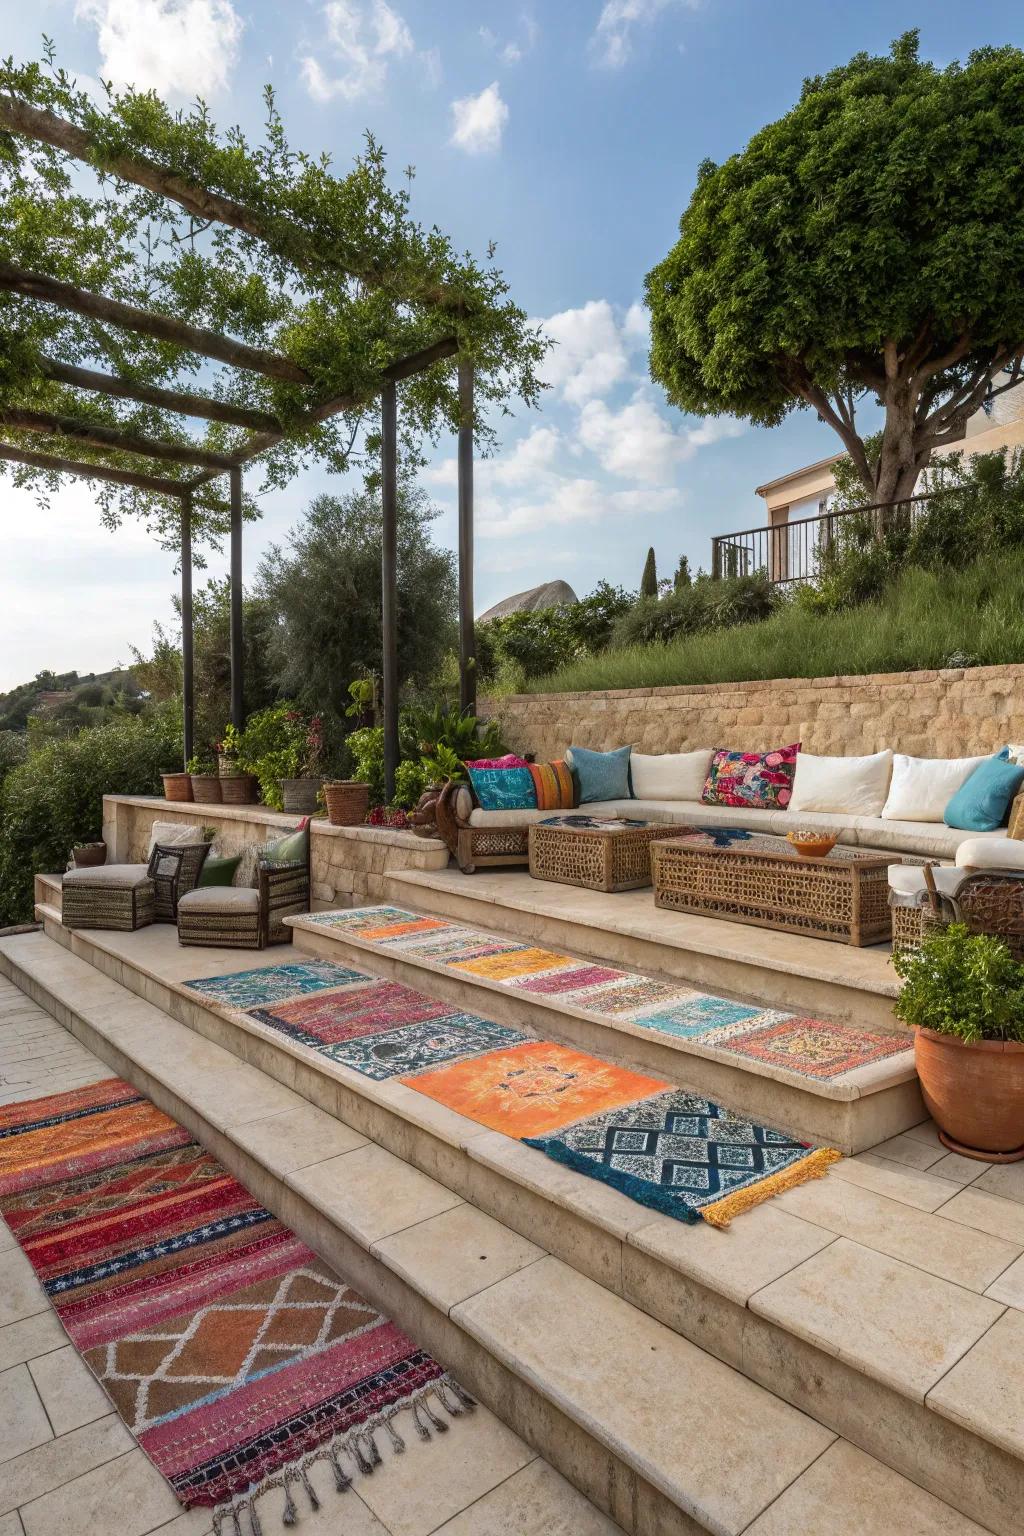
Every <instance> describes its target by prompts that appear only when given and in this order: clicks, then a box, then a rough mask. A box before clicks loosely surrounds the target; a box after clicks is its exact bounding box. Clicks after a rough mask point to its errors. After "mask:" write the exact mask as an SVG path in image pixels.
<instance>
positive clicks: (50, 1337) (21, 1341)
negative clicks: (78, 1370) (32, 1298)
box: [0, 1298, 68, 1371]
mask: <svg viewBox="0 0 1024 1536" xmlns="http://www.w3.org/2000/svg"><path fill="white" fill-rule="evenodd" d="M41 1305H44V1306H45V1307H46V1310H45V1312H37V1313H35V1314H34V1315H33V1316H32V1317H26V1318H23V1319H22V1320H21V1321H20V1322H17V1323H8V1324H7V1326H6V1327H5V1328H0V1371H3V1370H6V1369H7V1367H8V1366H9V1365H17V1364H18V1363H19V1361H22V1360H34V1359H35V1358H36V1357H37V1355H45V1354H46V1353H47V1352H48V1351H49V1350H51V1349H60V1348H61V1347H62V1346H63V1345H65V1344H66V1343H67V1341H68V1336H67V1334H66V1333H65V1332H64V1329H63V1328H62V1327H61V1325H60V1323H59V1322H58V1321H57V1314H56V1313H55V1312H53V1311H52V1310H51V1309H50V1307H49V1305H48V1304H47V1303H46V1300H45V1298H43V1301H42V1303H41Z"/></svg>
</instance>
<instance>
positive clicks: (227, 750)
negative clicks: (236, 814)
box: [214, 725, 258, 805]
mask: <svg viewBox="0 0 1024 1536" xmlns="http://www.w3.org/2000/svg"><path fill="white" fill-rule="evenodd" d="M214 750H215V751H216V753H217V774H218V777H219V778H220V797H221V799H222V800H223V802H224V804H225V805H252V804H253V803H254V802H255V801H256V799H257V798H258V794H257V783H256V775H255V774H254V773H252V772H250V769H249V764H248V761H247V758H246V735H245V732H244V731H240V730H239V729H238V727H237V726H235V725H226V726H225V727H224V734H223V736H222V737H221V739H220V741H218V743H217V745H216V747H215V749H214Z"/></svg>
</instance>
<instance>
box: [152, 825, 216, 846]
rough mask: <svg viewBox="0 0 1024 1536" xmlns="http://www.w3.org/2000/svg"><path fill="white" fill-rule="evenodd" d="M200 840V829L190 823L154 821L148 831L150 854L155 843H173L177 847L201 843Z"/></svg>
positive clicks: (201, 830) (201, 833) (201, 831)
mask: <svg viewBox="0 0 1024 1536" xmlns="http://www.w3.org/2000/svg"><path fill="white" fill-rule="evenodd" d="M202 840H203V829H202V827H199V826H197V825H196V824H195V822H191V821H154V823H153V825H152V826H151V827H150V829H149V851H150V853H152V852H153V849H154V848H155V847H156V845H157V843H173V844H174V846H175V847H177V846H178V844H180V843H201V842H202Z"/></svg>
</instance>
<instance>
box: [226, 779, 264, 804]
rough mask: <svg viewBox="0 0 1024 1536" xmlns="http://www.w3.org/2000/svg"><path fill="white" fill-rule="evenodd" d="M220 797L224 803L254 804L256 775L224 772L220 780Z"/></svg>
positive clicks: (255, 798) (255, 799)
mask: <svg viewBox="0 0 1024 1536" xmlns="http://www.w3.org/2000/svg"><path fill="white" fill-rule="evenodd" d="M220 797H221V799H222V800H223V802H224V804H225V805H255V804H256V801H257V798H258V796H257V788H256V775H255V774H253V773H232V774H225V775H224V776H223V777H222V779H221V781H220Z"/></svg>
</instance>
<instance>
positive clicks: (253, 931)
mask: <svg viewBox="0 0 1024 1536" xmlns="http://www.w3.org/2000/svg"><path fill="white" fill-rule="evenodd" d="M255 880H256V883H255V885H251V886H250V885H208V886H200V887H199V889H198V890H194V891H190V892H189V893H188V895H187V896H183V897H182V898H181V900H180V901H179V903H178V943H179V944H192V945H200V946H202V947H204V948H215V949H265V948H266V946H267V945H268V944H288V943H290V942H291V936H292V935H291V929H290V928H288V927H286V926H285V922H284V919H285V918H286V917H297V916H298V915H300V914H301V913H303V912H308V911H309V903H310V873H309V834H308V832H307V834H306V840H305V854H304V856H303V857H301V858H297V859H288V860H277V859H273V858H268V857H266V856H265V853H264V854H263V855H262V856H261V857H259V858H258V859H257V862H256V872H255Z"/></svg>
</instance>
